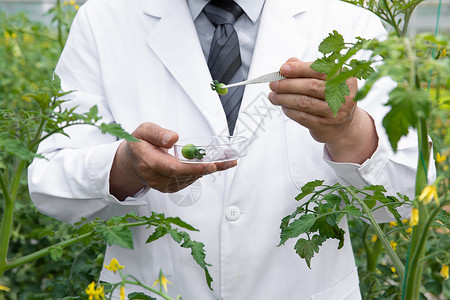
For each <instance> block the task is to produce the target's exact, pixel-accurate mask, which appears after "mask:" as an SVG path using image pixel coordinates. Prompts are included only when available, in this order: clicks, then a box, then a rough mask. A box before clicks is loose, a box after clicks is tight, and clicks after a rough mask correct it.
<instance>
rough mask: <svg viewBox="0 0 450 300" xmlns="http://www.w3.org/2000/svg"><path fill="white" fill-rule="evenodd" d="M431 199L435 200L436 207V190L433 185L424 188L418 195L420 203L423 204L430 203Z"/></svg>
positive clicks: (437, 199)
mask: <svg viewBox="0 0 450 300" xmlns="http://www.w3.org/2000/svg"><path fill="white" fill-rule="evenodd" d="M433 198H434V199H435V200H436V203H437V205H439V198H438V195H437V189H436V187H435V186H434V185H429V186H426V187H425V188H424V189H423V190H422V193H420V195H419V201H422V202H423V203H424V204H428V203H430V202H431V200H433Z"/></svg>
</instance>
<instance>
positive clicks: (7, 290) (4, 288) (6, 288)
mask: <svg viewBox="0 0 450 300" xmlns="http://www.w3.org/2000/svg"><path fill="white" fill-rule="evenodd" d="M447 269H448V267H447ZM447 274H448V270H447ZM0 291H5V292H10V291H11V289H10V288H9V287H7V286H4V285H0Z"/></svg>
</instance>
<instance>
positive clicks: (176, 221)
mask: <svg viewBox="0 0 450 300" xmlns="http://www.w3.org/2000/svg"><path fill="white" fill-rule="evenodd" d="M166 220H167V221H168V222H170V223H172V224H174V225H177V226H179V227H181V228H184V229H187V230H191V231H198V229H196V228H194V227H193V226H191V225H190V224H188V223H186V222H184V221H183V220H181V219H180V218H179V217H167V218H166Z"/></svg>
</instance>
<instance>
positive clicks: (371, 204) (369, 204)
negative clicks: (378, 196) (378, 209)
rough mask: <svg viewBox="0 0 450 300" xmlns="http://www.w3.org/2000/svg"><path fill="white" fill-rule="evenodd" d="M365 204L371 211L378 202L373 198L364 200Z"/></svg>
mask: <svg viewBox="0 0 450 300" xmlns="http://www.w3.org/2000/svg"><path fill="white" fill-rule="evenodd" d="M364 203H365V204H366V205H367V207H368V208H369V209H372V208H374V207H375V205H376V204H377V200H375V199H372V198H370V199H364Z"/></svg>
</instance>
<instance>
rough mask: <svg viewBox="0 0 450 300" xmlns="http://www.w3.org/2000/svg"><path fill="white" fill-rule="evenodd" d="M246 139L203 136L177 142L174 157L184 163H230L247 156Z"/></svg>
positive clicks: (240, 137)
mask: <svg viewBox="0 0 450 300" xmlns="http://www.w3.org/2000/svg"><path fill="white" fill-rule="evenodd" d="M247 148H248V139H247V138H245V137H242V136H203V137H193V138H188V139H182V140H179V141H178V142H177V143H176V144H175V145H174V155H175V157H176V158H178V160H180V161H182V162H186V163H210V162H222V161H230V160H236V159H238V158H241V157H243V156H245V155H246V154H247Z"/></svg>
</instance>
